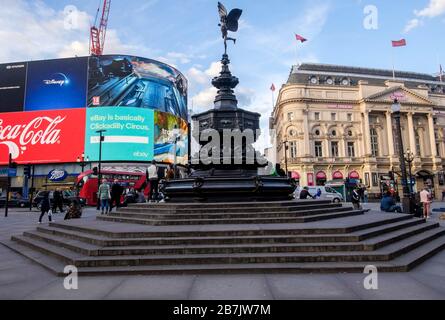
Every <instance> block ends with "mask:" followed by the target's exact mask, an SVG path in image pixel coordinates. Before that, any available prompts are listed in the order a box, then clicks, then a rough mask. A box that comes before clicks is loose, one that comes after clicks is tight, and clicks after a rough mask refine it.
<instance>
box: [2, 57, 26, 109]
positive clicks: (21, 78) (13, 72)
mask: <svg viewBox="0 0 445 320" xmlns="http://www.w3.org/2000/svg"><path fill="white" fill-rule="evenodd" d="M26 68H27V63H25V62H23V63H10V64H0V112H20V111H23V107H24V106H23V105H24V101H25V87H26Z"/></svg>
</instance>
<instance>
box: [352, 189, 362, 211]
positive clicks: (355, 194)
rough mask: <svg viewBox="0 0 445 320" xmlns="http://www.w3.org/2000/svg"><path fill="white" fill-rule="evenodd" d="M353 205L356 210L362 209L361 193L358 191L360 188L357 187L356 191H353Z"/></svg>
mask: <svg viewBox="0 0 445 320" xmlns="http://www.w3.org/2000/svg"><path fill="white" fill-rule="evenodd" d="M352 205H353V206H354V209H355V210H360V209H361V206H360V194H359V192H358V188H355V189H354V191H352Z"/></svg>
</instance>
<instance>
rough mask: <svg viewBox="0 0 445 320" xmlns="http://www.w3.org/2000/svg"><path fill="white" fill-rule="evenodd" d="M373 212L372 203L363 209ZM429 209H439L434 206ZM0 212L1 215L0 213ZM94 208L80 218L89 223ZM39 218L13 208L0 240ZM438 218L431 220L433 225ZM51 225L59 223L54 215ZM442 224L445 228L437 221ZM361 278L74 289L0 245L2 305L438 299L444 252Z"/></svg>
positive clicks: (134, 283) (88, 281)
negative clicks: (368, 282) (369, 283)
mask: <svg viewBox="0 0 445 320" xmlns="http://www.w3.org/2000/svg"><path fill="white" fill-rule="evenodd" d="M364 207H365V208H367V209H368V208H369V209H371V210H373V211H374V210H378V207H379V205H378V204H374V203H372V204H365V205H364ZM433 208H445V203H440V202H438V203H434V205H433ZM1 213H2V212H1ZM96 213H97V212H96V211H95V210H94V209H87V210H84V217H83V219H85V220H89V219H91V220H92V219H95V216H96ZM38 216H39V214H38V213H37V212H32V213H30V212H29V211H27V210H22V209H14V210H12V211H10V214H9V217H8V218H3V217H0V241H1V240H5V239H9V238H10V237H11V236H12V235H17V234H21V233H22V232H24V231H27V230H32V229H33V228H34V227H35V226H36V225H37V220H38ZM438 216H439V214H437V213H435V214H434V215H433V220H436V219H438ZM54 218H55V220H56V221H61V220H63V216H62V215H56V216H55V217H54ZM441 223H442V225H444V226H445V223H444V222H443V221H441ZM366 276H367V275H366V274H326V275H325V274H322V275H320V274H312V275H311V274H309V275H307V274H301V275H300V274H299V275H291V274H262V275H196V276H195V275H185V276H106V277H82V278H80V279H79V282H78V289H77V290H66V289H65V288H64V279H63V278H58V277H55V276H54V275H53V274H52V273H50V272H48V271H46V270H45V269H43V268H42V267H40V266H39V265H36V264H34V263H32V262H31V261H30V260H28V259H26V258H24V257H22V256H20V255H19V254H16V253H15V252H13V251H11V250H9V249H8V248H6V247H4V246H2V245H0V299H6V300H65V299H66V300H98V299H100V300H102V299H104V300H117V299H118V300H128V299H132V300H219V299H222V300H232V301H233V300H275V299H277V300H296V299H302V300H306V299H330V300H331V299H333V300H343V299H353V300H387V299H400V300H413V299H414V300H443V299H445V251H443V252H441V253H439V254H437V255H436V256H434V257H432V258H431V259H429V260H428V261H426V262H425V263H423V264H422V265H420V266H419V267H417V268H416V269H414V270H413V271H411V272H410V273H379V274H378V289H377V290H366V289H365V288H364V285H363V283H364V280H365V278H366Z"/></svg>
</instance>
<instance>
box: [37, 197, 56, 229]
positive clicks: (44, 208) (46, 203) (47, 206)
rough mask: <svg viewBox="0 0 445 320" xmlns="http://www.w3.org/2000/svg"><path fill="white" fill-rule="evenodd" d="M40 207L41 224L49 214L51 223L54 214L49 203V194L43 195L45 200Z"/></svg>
mask: <svg viewBox="0 0 445 320" xmlns="http://www.w3.org/2000/svg"><path fill="white" fill-rule="evenodd" d="M40 207H41V211H42V214H41V215H40V218H39V224H41V223H42V219H43V216H44V215H45V213H47V214H48V220H49V222H52V221H53V219H52V212H51V204H50V201H49V192H45V193H44V194H43V199H42V202H40Z"/></svg>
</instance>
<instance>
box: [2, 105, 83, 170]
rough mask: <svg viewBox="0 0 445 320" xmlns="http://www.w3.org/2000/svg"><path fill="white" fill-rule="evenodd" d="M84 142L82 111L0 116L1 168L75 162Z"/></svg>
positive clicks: (81, 151) (69, 110)
mask: <svg viewBox="0 0 445 320" xmlns="http://www.w3.org/2000/svg"><path fill="white" fill-rule="evenodd" d="M84 141H85V109H66V110H48V111H44V112H43V111H34V112H13V113H2V114H0V165H6V164H8V162H9V154H11V155H12V160H13V161H14V162H16V163H18V164H39V163H64V162H75V161H76V159H77V158H78V157H79V156H80V155H81V154H82V153H83V148H84Z"/></svg>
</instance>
